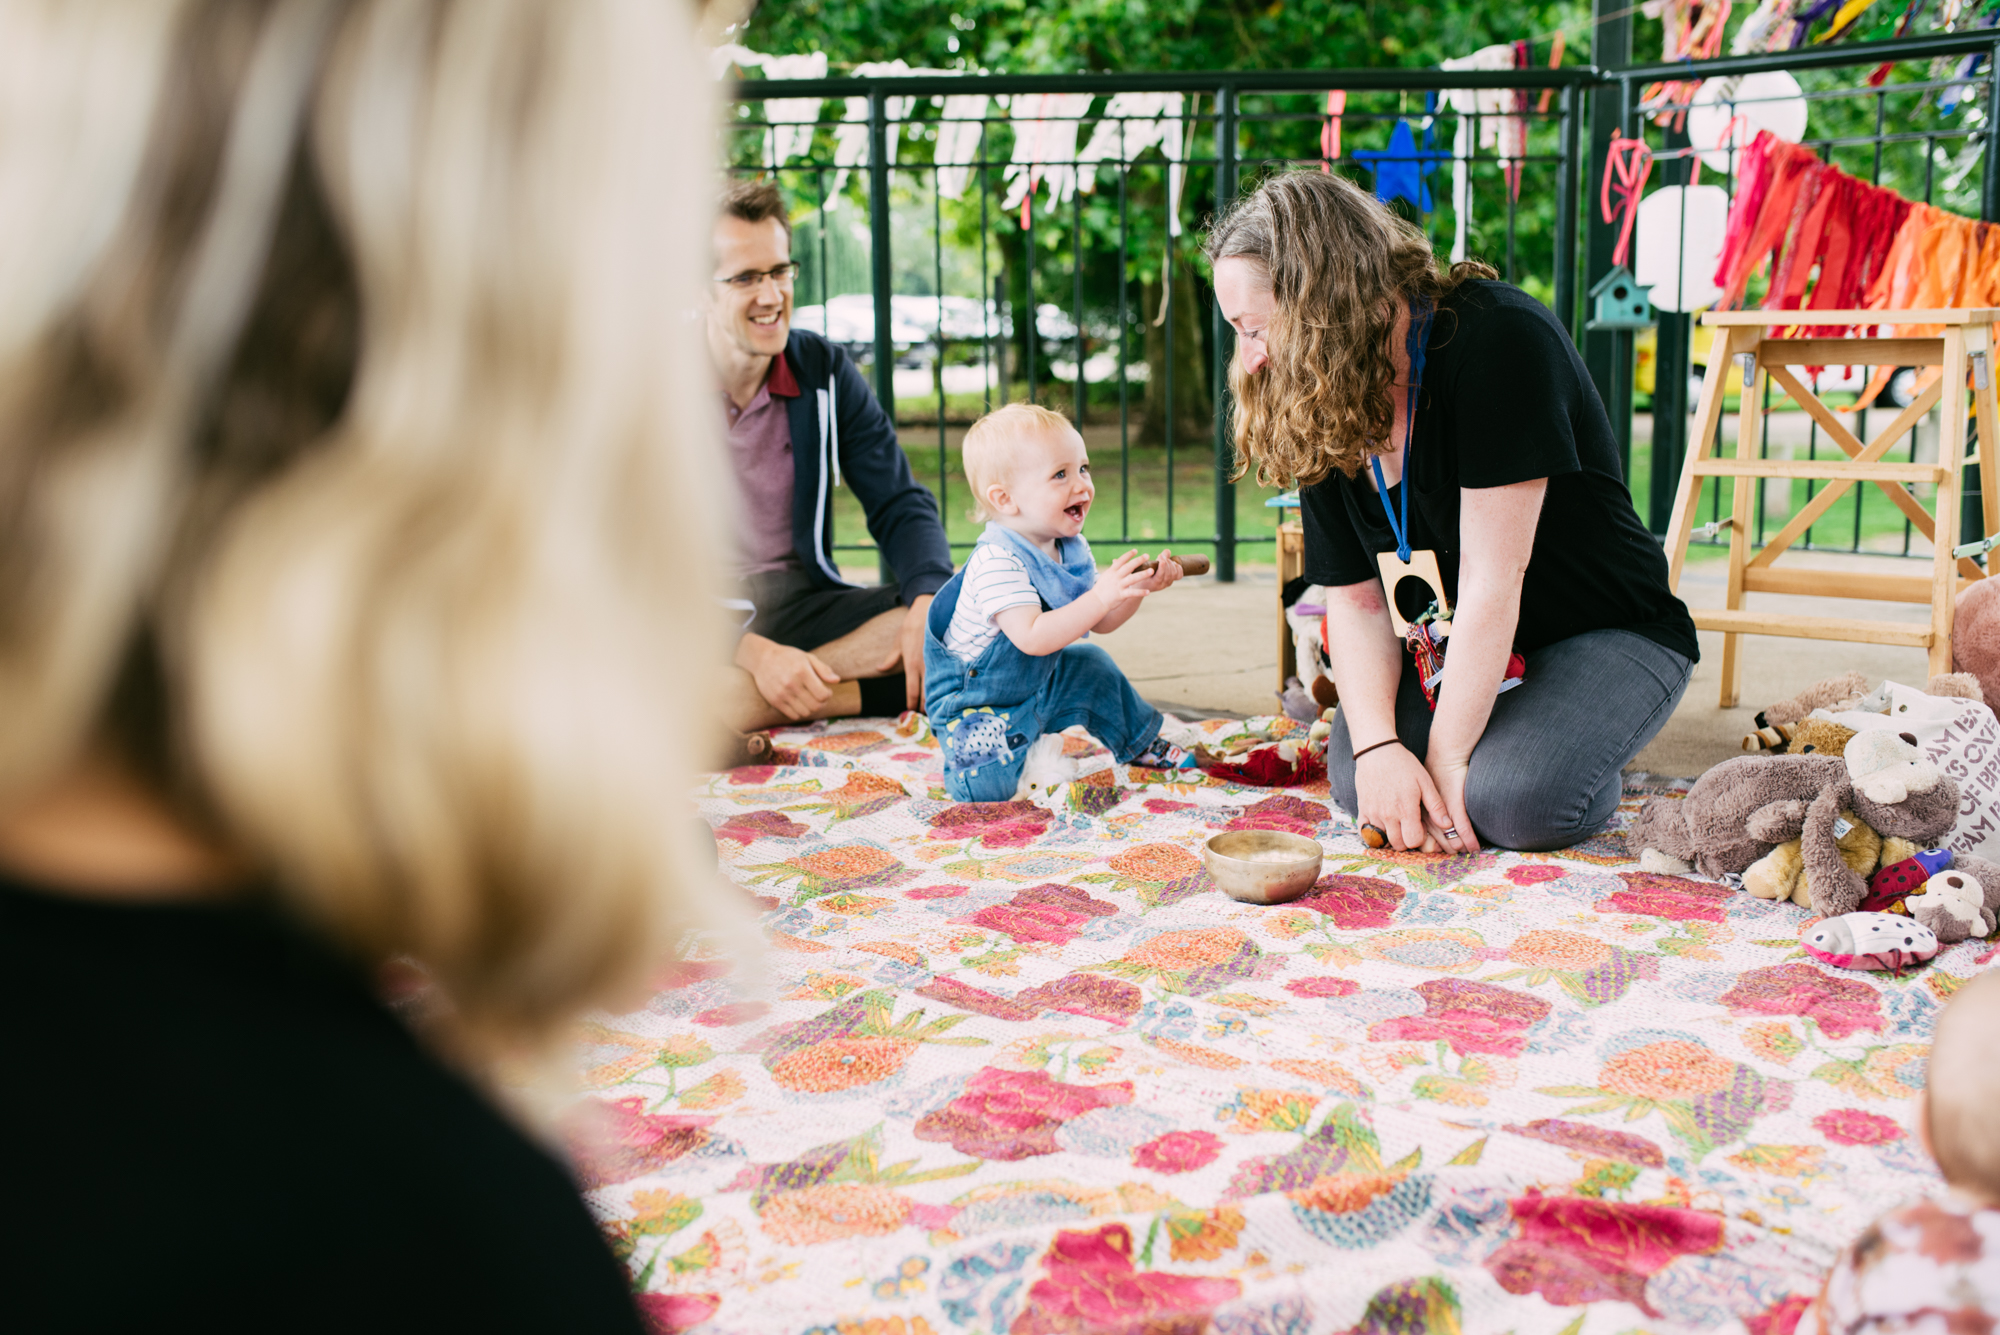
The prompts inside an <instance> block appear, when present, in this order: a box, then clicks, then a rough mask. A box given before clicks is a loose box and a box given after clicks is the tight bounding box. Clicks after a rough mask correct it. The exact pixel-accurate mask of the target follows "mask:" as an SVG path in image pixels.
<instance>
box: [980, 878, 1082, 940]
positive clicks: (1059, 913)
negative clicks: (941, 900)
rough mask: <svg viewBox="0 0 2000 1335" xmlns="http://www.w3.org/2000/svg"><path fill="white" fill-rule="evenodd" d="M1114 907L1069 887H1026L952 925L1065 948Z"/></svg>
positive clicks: (1053, 884) (1052, 884) (1049, 885)
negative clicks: (960, 924) (1094, 920)
mask: <svg viewBox="0 0 2000 1335" xmlns="http://www.w3.org/2000/svg"><path fill="white" fill-rule="evenodd" d="M1117 912H1118V906H1117V905H1116V904H1113V903H1110V902H1108V901H1106V900H1102V899H1093V898H1092V897H1091V896H1090V894H1089V892H1087V891H1084V890H1080V889H1078V888H1077V887H1076V886H1073V885H1058V884H1056V883H1054V882H1050V883H1048V884H1046V885H1036V886H1030V887H1028V888H1027V889H1026V890H1017V891H1015V892H1014V897H1013V898H1012V899H1010V900H1008V901H1007V902H1006V903H1004V904H988V905H987V906H986V907H985V908H983V909H980V910H978V911H977V912H975V913H970V914H967V915H966V916H965V917H962V918H954V919H952V921H953V922H956V923H965V924H967V925H969V926H972V927H983V928H985V929H986V930H987V931H989V932H1005V933H1006V934H1007V935H1008V936H1011V937H1013V938H1014V939H1015V940H1016V941H1042V942H1047V943H1049V944H1051V945H1058V946H1066V945H1068V944H1069V943H1070V942H1072V941H1074V940H1076V937H1077V933H1078V932H1080V931H1081V930H1082V929H1083V927H1084V925H1085V924H1087V923H1088V922H1089V921H1090V920H1091V919H1092V918H1104V917H1109V916H1111V915H1113V914H1116V913H1117Z"/></svg>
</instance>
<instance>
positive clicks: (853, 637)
mask: <svg viewBox="0 0 2000 1335" xmlns="http://www.w3.org/2000/svg"><path fill="white" fill-rule="evenodd" d="M909 614H910V609H909V608H907V607H892V608H890V609H889V610H888V611H886V612H883V613H881V614H879V615H877V616H873V617H870V618H869V619H868V620H866V621H864V622H862V623H861V624H860V625H859V626H857V627H855V628H854V629H853V630H850V631H848V632H847V634H845V635H843V636H841V637H840V638H839V639H837V640H832V641H829V642H828V643H826V644H823V645H821V646H820V647H819V648H817V649H815V650H813V656H814V657H815V658H817V659H819V661H820V662H822V663H824V664H826V665H827V666H828V667H830V668H832V669H833V670H834V671H835V672H838V673H839V674H840V682H841V685H843V686H845V685H846V684H847V683H848V682H850V681H857V680H859V679H860V678H862V677H886V676H888V675H889V674H888V673H887V672H885V671H884V670H883V668H882V664H883V663H884V662H886V661H887V660H888V659H889V658H890V656H891V655H894V654H897V653H899V652H900V650H901V648H902V635H903V619H904V618H905V617H907V616H909ZM860 708H861V705H860V698H859V697H858V696H857V697H856V700H855V707H854V709H853V710H850V711H849V712H850V713H855V712H859V710H860ZM828 717H831V718H838V717H840V716H839V715H837V714H836V715H829V716H828Z"/></svg>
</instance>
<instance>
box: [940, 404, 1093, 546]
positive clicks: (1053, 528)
mask: <svg viewBox="0 0 2000 1335" xmlns="http://www.w3.org/2000/svg"><path fill="white" fill-rule="evenodd" d="M965 471H966V475H967V477H968V479H969V480H970V481H971V483H972V487H973V491H974V493H975V494H976V495H977V497H978V499H979V508H980V514H981V517H982V518H986V519H991V520H995V521H997V522H998V523H1001V524H1003V525H1005V526H1006V527H1008V528H1011V529H1013V530H1014V531H1015V532H1017V533H1019V534H1021V535H1022V536H1023V537H1025V538H1028V539H1029V540H1030V541H1032V542H1035V543H1038V544H1041V545H1043V546H1048V545H1050V544H1052V543H1053V542H1054V541H1055V540H1056V539H1057V538H1073V537H1075V536H1077V535H1078V534H1080V533H1082V532H1083V522H1084V520H1085V519H1086V518H1088V517H1089V514H1090V503H1091V501H1092V500H1093V499H1094V498H1095V497H1096V495H1097V487H1096V484H1094V483H1093V482H1092V481H1091V479H1090V453H1089V451H1088V450H1086V449H1085V448H1084V444H1083V437H1081V436H1079V435H1078V434H1077V433H1076V428H1074V427H1072V426H1071V425H1070V424H1069V421H1068V420H1067V419H1066V418H1064V417H1063V416H1062V415H1061V414H1059V413H1054V412H1050V411H1049V410H1048V409H1046V408H1040V407H1033V406H1030V405H1028V404H1023V403H1017V404H1012V405H1010V406H1008V407H1005V408H1002V409H1000V410H999V411H997V412H993V413H989V414H988V415H987V416H985V417H983V418H981V419H980V420H979V421H978V422H976V423H974V424H973V427H972V429H971V430H970V431H968V432H967V433H966V437H965Z"/></svg>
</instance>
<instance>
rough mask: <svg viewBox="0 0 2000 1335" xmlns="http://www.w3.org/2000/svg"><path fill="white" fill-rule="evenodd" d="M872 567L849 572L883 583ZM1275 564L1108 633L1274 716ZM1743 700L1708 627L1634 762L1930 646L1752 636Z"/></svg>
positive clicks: (1168, 692)
mask: <svg viewBox="0 0 2000 1335" xmlns="http://www.w3.org/2000/svg"><path fill="white" fill-rule="evenodd" d="M1784 564H1785V565H1786V566H1787V567H1788V568H1804V567H1816V568H1822V569H1830V570H1839V571H1851V572H1871V571H1879V572H1885V573H1894V574H1913V573H1920V572H1923V571H1927V570H1928V568H1929V567H1928V564H1927V563H1925V562H1918V561H1910V560H1905V559H1901V558H1896V557H1880V556H1848V555H1842V554H1833V553H1817V552H1795V553H1792V554H1789V555H1787V556H1786V557H1785V558H1784ZM1725 573H1726V568H1725V566H1724V565H1723V563H1722V562H1721V561H1720V560H1719V559H1715V558H1713V557H1711V558H1709V559H1706V560H1699V559H1698V560H1693V561H1690V562H1689V564H1688V567H1687V569H1686V571H1685V572H1684V574H1683V575H1682V579H1681V596H1682V597H1683V598H1685V599H1686V600H1687V602H1688V604H1689V606H1691V607H1720V606H1722V604H1723V599H1724V594H1725V589H1726V586H1725V583H1724V580H1725ZM872 577H873V571H872V570H871V571H867V572H863V571H861V570H859V569H856V570H855V571H853V572H851V574H850V578H854V579H856V580H857V582H859V581H860V580H862V579H866V580H868V582H873V580H872ZM1747 605H1748V606H1749V607H1750V608H1751V609H1753V610H1760V611H1774V612H1803V613H1807V614H1810V615H1814V616H1831V617H1868V618H1874V619H1878V620H1898V621H1914V622H1922V621H1925V620H1927V619H1928V618H1929V615H1930V612H1929V609H1928V608H1926V607H1924V606H1922V605H1919V604H1910V603H1884V602H1871V601H1864V600H1860V599H1844V598H1806V597H1798V596H1794V595H1784V594H1767V593H1755V594H1751V595H1749V599H1748V603H1747ZM1276 607H1277V571H1276V568H1275V567H1272V566H1257V565H1244V566H1239V567H1238V568H1237V579H1236V582H1235V583H1233V584H1221V583H1217V582H1216V580H1215V579H1214V578H1213V577H1212V576H1204V577H1202V578H1199V579H1188V580H1184V581H1182V582H1181V583H1180V584H1178V585H1176V586H1175V587H1174V588H1173V589H1172V590H1170V591H1169V592H1167V593H1165V594H1162V595H1160V596H1158V597H1155V598H1149V599H1147V600H1146V605H1145V606H1144V607H1142V608H1141V609H1140V610H1139V613H1138V615H1137V616H1135V617H1133V618H1132V620H1131V621H1129V622H1128V623H1126V625H1125V626H1124V627H1123V628H1122V629H1120V630H1118V631H1117V632H1116V633H1114V634H1111V635H1104V636H1099V637H1098V643H1100V644H1102V645H1103V647H1104V648H1105V650H1106V651H1107V652H1109V653H1110V654H1111V656H1112V658H1113V659H1115V660H1116V661H1117V663H1118V665H1119V666H1120V667H1121V668H1123V669H1124V670H1125V673H1126V675H1127V676H1129V677H1131V679H1132V681H1133V684H1134V685H1136V686H1137V687H1138V688H1139V691H1140V693H1141V694H1142V695H1144V696H1145V697H1146V698H1147V699H1148V700H1151V701H1152V702H1154V703H1155V704H1157V705H1159V706H1160V707H1161V708H1163V709H1170V710H1174V711H1175V712H1177V713H1181V714H1183V715H1186V716H1188V717H1213V716H1216V715H1227V716H1231V717H1242V716H1246V715H1251V714H1269V713H1275V712H1276V711H1277V709H1278V701H1277V696H1276V685H1277V682H1276V677H1277V612H1276ZM1742 644H1743V646H1744V650H1743V652H1744V667H1743V704H1742V705H1741V706H1739V707H1737V708H1734V709H1723V708H1721V707H1720V706H1719V705H1718V704H1717V703H1716V702H1717V697H1718V691H1719V688H1720V685H1721V677H1720V673H1721V665H1722V636H1721V635H1720V634H1717V633H1714V632H1702V634H1701V654H1702V660H1701V663H1700V664H1699V665H1698V666H1697V667H1696V668H1695V675H1694V680H1693V681H1692V682H1691V683H1690V684H1689V686H1688V690H1687V694H1686V696H1684V697H1683V698H1682V700H1681V703H1680V707H1679V708H1678V709H1676V710H1675V711H1674V715H1673V717H1672V718H1671V719H1669V720H1668V721H1667V725H1666V727H1665V728H1663V729H1662V730H1661V732H1660V735H1659V736H1658V737H1656V738H1655V739H1654V740H1653V742H1652V743H1651V744H1650V745H1649V746H1647V747H1646V749H1645V750H1643V751H1641V752H1640V753H1639V755H1638V757H1637V758H1636V759H1635V760H1634V761H1633V762H1632V765H1631V768H1632V769H1635V770H1645V771H1648V772H1650V773H1653V774H1659V775H1666V776H1670V777H1675V778H1692V777H1694V776H1695V775H1698V774H1700V773H1701V772H1702V771H1703V770H1705V769H1707V768H1709V767H1710V766H1711V765H1714V764H1716V763H1718V762H1719V761H1723V760H1727V759H1729V758H1730V757H1731V756H1735V755H1740V754H1742V750H1741V746H1742V741H1743V736H1744V734H1745V733H1747V732H1748V731H1750V729H1751V727H1752V718H1753V717H1754V715H1755V714H1756V712H1757V711H1758V710H1759V709H1762V708H1763V707H1764V706H1765V705H1767V704H1770V703H1771V702H1773V701H1776V700H1782V699H1785V698H1786V697H1788V696H1791V695H1795V694H1797V693H1798V692H1799V691H1801V690H1803V689H1805V688H1806V687H1807V686H1810V685H1812V684H1813V683H1814V682H1817V681H1821V680H1823V679H1824V678H1826V677H1830V676H1832V675H1833V674H1835V673H1837V672H1845V671H1848V670H1850V669H1858V670H1859V671H1861V672H1864V673H1866V674H1867V675H1868V676H1869V677H1871V678H1883V677H1889V678H1893V679H1895V680H1897V681H1902V682H1908V683H1911V684H1913V685H1921V684H1922V683H1923V681H1924V679H1925V677H1926V675H1927V674H1928V667H1927V660H1926V655H1925V651H1924V650H1922V649H1912V648H1905V647H1897V646H1890V645H1875V644H1846V643H1839V642H1834V641H1826V640H1793V639H1781V638H1777V637H1771V636H1761V635H1751V636H1745V637H1744V639H1743V641H1742Z"/></svg>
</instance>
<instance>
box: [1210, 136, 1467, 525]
mask: <svg viewBox="0 0 2000 1335" xmlns="http://www.w3.org/2000/svg"><path fill="white" fill-rule="evenodd" d="M1206 252H1207V255H1208V258H1209V262H1210V263H1211V264H1213V263H1214V262H1216V261H1218V260H1226V259H1245V260H1250V261H1253V262H1254V263H1256V264H1257V265H1259V266H1260V267H1261V268H1262V269H1263V270H1264V272H1265V274H1266V275H1267V276H1268V277H1269V279H1270V284H1271V296H1272V300H1273V305H1272V311H1271V320H1270V323H1269V324H1268V325H1266V327H1265V331H1264V341H1265V344H1266V347H1267V348H1268V349H1269V352H1270V360H1269V362H1268V363H1267V364H1266V365H1265V366H1263V367H1262V368H1261V369H1260V370H1259V371H1258V372H1257V373H1256V374H1255V375H1252V374H1249V373H1248V372H1246V371H1245V370H1244V369H1243V359H1242V357H1241V356H1240V355H1239V356H1237V357H1234V358H1232V359H1231V360H1230V363H1229V390H1230V393H1231V394H1232V395H1234V397H1235V400H1236V406H1235V419H1234V426H1235V443H1236V474H1235V475H1236V476H1237V477H1242V476H1243V474H1244V473H1245V472H1247V471H1248V470H1249V467H1250V465H1251V464H1252V463H1253V462H1254V463H1255V464H1256V467H1257V480H1258V481H1259V482H1260V483H1263V484H1264V485H1267V486H1294V485H1306V486H1309V485H1311V484H1312V483H1315V482H1318V481H1320V480H1321V479H1323V478H1325V477H1326V476H1327V475H1328V474H1329V473H1331V472H1333V471H1334V470H1335V469H1338V470H1339V471H1340V472H1342V473H1345V474H1346V475H1347V476H1349V477H1352V476H1354V475H1355V474H1356V473H1357V472H1359V471H1360V469H1361V466H1362V465H1363V464H1364V463H1366V462H1367V459H1368V456H1369V455H1370V454H1380V453H1386V452H1388V451H1390V450H1391V449H1392V448H1393V445H1392V442H1390V440H1389V428H1390V425H1391V423H1392V422H1393V421H1394V419H1395V412H1396V406H1395V400H1394V399H1393V398H1392V397H1391V390H1392V388H1393V387H1394V384H1395V379H1396V374H1395V365H1394V363H1393V362H1392V361H1391V359H1390V352H1389V336H1390V333H1391V332H1392V331H1393V330H1394V328H1395V324H1396V317H1397V315H1398V313H1399V310H1400V309H1401V308H1402V307H1403V306H1405V305H1407V304H1408V302H1409V301H1410V300H1411V299H1412V298H1419V299H1422V300H1425V301H1429V302H1431V303H1433V304H1435V303H1436V302H1438V301H1440V300H1442V299H1443V298H1444V297H1445V296H1447V295H1448V294H1450V293H1451V292H1452V291H1454V290H1455V289H1457V288H1458V286H1459V285H1460V284H1462V283H1464V282H1466V281H1468V280H1470V279H1474V278H1493V277H1496V276H1497V275H1496V274H1495V273H1494V271H1493V269H1492V267H1491V266H1489V265H1486V264H1483V263H1480V262H1478V261H1476V260H1468V261H1466V262H1465V263H1462V264H1456V265H1453V266H1451V267H1450V268H1449V269H1448V270H1444V269H1440V267H1439V265H1438V260H1437V256H1436V254H1435V253H1433V252H1432V250H1431V246H1430V242H1429V241H1428V240H1426V239H1425V238H1424V234H1423V233H1422V232H1420V231H1418V230H1417V229H1416V228H1415V227H1413V226H1411V225H1410V224H1409V223H1407V222H1405V221H1403V220H1402V219H1401V218H1399V217H1397V216H1396V215H1395V214H1394V213H1392V212H1390V211H1389V209H1388V207H1387V206H1386V205H1384V204H1382V203H1380V202H1379V201H1377V200H1376V199H1375V197H1374V196H1373V195H1370V194H1368V193H1367V192H1366V191H1364V190H1362V189H1361V188H1360V187H1359V186H1357V185H1355V184H1354V183H1353V182H1351V181H1348V180H1346V179H1344V178H1342V177H1339V176H1334V175H1330V174H1328V173H1324V172H1317V171H1293V172H1286V173H1283V174H1281V175H1278V176H1273V177H1271V178H1270V179H1269V180H1267V181H1265V182H1264V183H1263V184H1262V185H1261V186H1259V187H1258V188H1257V190H1256V191H1255V192H1254V193H1252V194H1250V195H1248V196H1246V197H1245V198H1243V199H1241V200H1238V201H1237V202H1236V203H1235V204H1234V205H1233V206H1231V208H1230V209H1229V211H1228V212H1227V213H1225V214H1224V215H1223V216H1222V218H1221V219H1220V220H1219V221H1217V222H1216V224H1215V227H1214V229H1213V230H1212V231H1211V232H1210V233H1209V237H1208V242H1207V245H1206Z"/></svg>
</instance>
